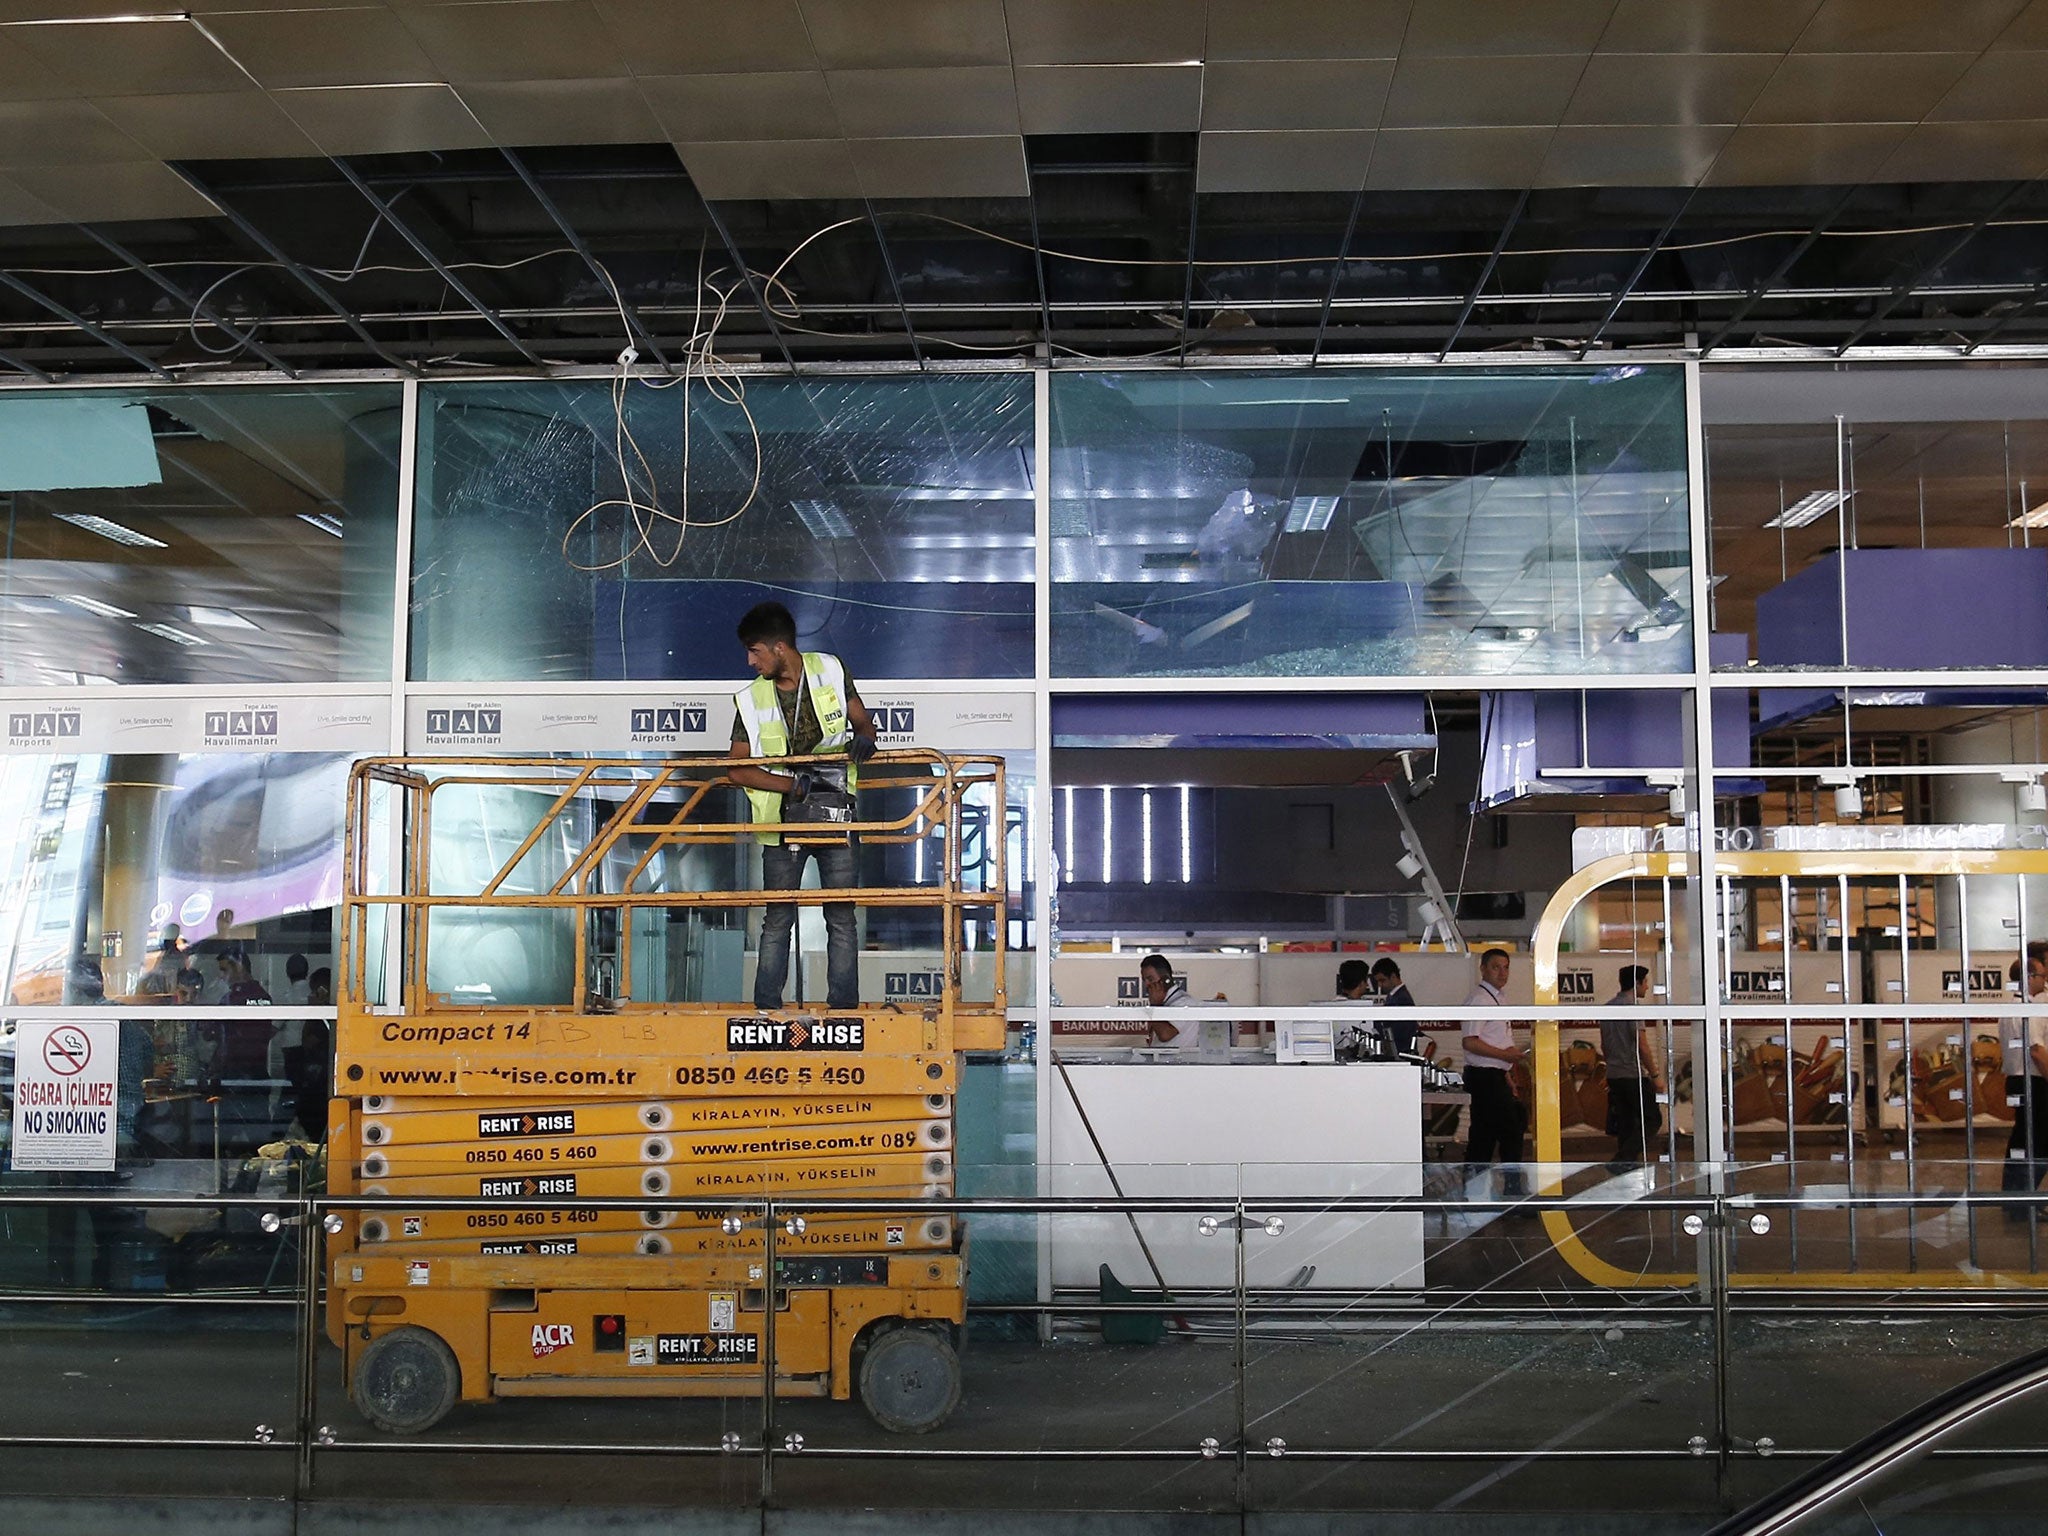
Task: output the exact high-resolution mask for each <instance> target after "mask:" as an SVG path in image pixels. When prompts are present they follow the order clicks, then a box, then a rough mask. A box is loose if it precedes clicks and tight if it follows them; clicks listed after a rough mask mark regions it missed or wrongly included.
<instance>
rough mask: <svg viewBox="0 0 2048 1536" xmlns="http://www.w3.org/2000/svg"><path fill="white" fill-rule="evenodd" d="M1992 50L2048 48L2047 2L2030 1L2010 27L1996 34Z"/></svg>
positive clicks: (2046, 0) (2047, 0)
mask: <svg viewBox="0 0 2048 1536" xmlns="http://www.w3.org/2000/svg"><path fill="white" fill-rule="evenodd" d="M1991 46H1992V47H1994V48H2048V0H2030V3H2029V4H2028V6H2027V8H2026V9H2025V10H2023V11H2021V12H2020V13H2019V15H2018V16H2016V17H2014V18H2013V22H2012V25H2010V26H2009V27H2007V28H2006V29H2005V30H2004V31H2003V32H2001V33H1999V34H1998V41H1997V42H1995V43H1993V44H1992V45H1991Z"/></svg>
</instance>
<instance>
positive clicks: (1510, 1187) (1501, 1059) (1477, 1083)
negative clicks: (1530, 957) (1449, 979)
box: [1464, 949, 1529, 1199]
mask: <svg viewBox="0 0 2048 1536" xmlns="http://www.w3.org/2000/svg"><path fill="white" fill-rule="evenodd" d="M1507 984H1508V952H1507V951H1506V950H1504V949H1489V950H1488V951H1487V952H1486V953H1485V954H1483V955H1481V956H1480V957H1479V985H1478V986H1476V987H1474V988H1473V989H1472V992H1471V995H1470V996H1468V997H1467V998H1466V999H1465V1006H1466V1007H1467V1008H1500V1007H1505V1006H1506V1004H1507V997H1506V994H1505V992H1504V991H1503V989H1504V988H1505V987H1506V986H1507ZM1464 1047H1465V1090H1466V1092H1468V1093H1470V1094H1471V1095H1472V1108H1471V1117H1472V1118H1471V1125H1470V1129H1469V1133H1468V1135H1467V1137H1466V1140H1465V1173H1466V1177H1467V1178H1470V1177H1471V1176H1472V1175H1473V1174H1475V1173H1477V1172H1478V1171H1479V1170H1480V1169H1482V1168H1485V1167H1488V1166H1489V1165H1491V1164H1492V1163H1493V1162H1494V1161H1495V1160H1496V1159H1498V1160H1499V1161H1501V1162H1503V1163H1506V1164H1508V1165H1509V1166H1508V1170H1507V1177H1506V1180H1505V1182H1504V1186H1503V1189H1502V1194H1503V1195H1504V1196H1506V1197H1507V1198H1509V1199H1519V1198H1521V1196H1522V1195H1524V1194H1525V1193H1527V1188H1526V1186H1525V1185H1524V1184H1523V1182H1522V1170H1521V1168H1520V1166H1519V1164H1520V1163H1521V1161H1522V1132H1523V1130H1524V1129H1525V1127H1526V1124H1527V1117H1526V1116H1525V1114H1524V1113H1523V1110H1522V1104H1521V1101H1520V1100H1519V1099H1517V1098H1516V1097H1515V1090H1514V1085H1513V1084H1512V1083H1511V1082H1509V1080H1508V1069H1509V1068H1510V1067H1512V1066H1513V1065H1514V1064H1515V1063H1516V1062H1518V1061H1521V1060H1523V1059H1524V1058H1526V1057H1527V1055H1528V1054H1529V1053H1528V1052H1527V1051H1523V1050H1518V1049H1517V1048H1516V1046H1515V1029H1514V1025H1513V1023H1512V1022H1510V1021H1509V1020H1507V1019H1467V1020H1465V1024H1464Z"/></svg>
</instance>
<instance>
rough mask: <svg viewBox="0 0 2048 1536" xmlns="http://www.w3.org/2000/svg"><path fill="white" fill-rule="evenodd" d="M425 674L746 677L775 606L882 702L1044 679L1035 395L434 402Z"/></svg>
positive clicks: (702, 394) (424, 442)
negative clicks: (885, 683) (759, 629)
mask: <svg viewBox="0 0 2048 1536" xmlns="http://www.w3.org/2000/svg"><path fill="white" fill-rule="evenodd" d="M421 416H422V421H421V446H420V471H419V474H420V482H419V508H418V524H417V531H416V534H415V537H414V543H413V632H412V633H413V640H412V643H413V652H412V674H413V676H414V677H415V678H419V679H423V680H432V681H490V680H503V679H517V680H531V681H563V682H571V681H584V680H589V679H597V678H623V679H636V680H637V679H661V680H666V679H705V678H724V677H727V676H732V675H735V674H740V673H743V672H744V670H745V669H744V667H743V665H742V660H743V658H742V655H741V650H740V646H739V643H738V641H737V640H736V639H735V638H734V633H733V631H734V626H735V625H736V624H737V623H738V621H739V618H740V615H742V614H743V613H745V612H746V611H747V609H748V608H750V607H752V606H753V605H754V604H755V603H757V602H761V601H763V600H765V599H770V598H772V599H775V600H777V601H780V602H782V603H784V604H786V605H787V606H788V607H789V609H790V611H791V612H792V613H793V614H794V615H795V617H796V621H797V629H798V640H799V643H800V644H801V645H802V646H803V647H804V648H805V649H807V650H822V651H831V652H835V653H836V654H838V655H839V656H841V657H843V658H844V659H845V661H846V664H847V666H848V668H849V669H850V670H851V671H852V673H853V675H854V677H855V678H856V679H858V680H859V681H860V682H862V683H864V684H865V683H867V682H868V681H869V680H871V679H873V680H880V679H887V678H948V677H982V678H986V677H1028V676H1030V675H1031V670H1032V591H1033V587H1032V583H1033V577H1034V572H1035V567H1034V563H1033V551H1032V526H1033V511H1032V494H1033V493H1032V483H1031V448H1032V437H1033V423H1032V386H1031V380H1030V378H1029V377H1028V376H1027V375H1024V374H1020V373H1012V374H988V375H951V376H943V377H924V376H916V377H911V376H903V377H896V378H869V379H754V378H747V379H740V378H736V377H734V378H725V379H716V380H711V381H708V382H707V381H706V380H704V379H702V378H696V379H693V380H691V381H690V383H689V384H688V385H687V386H684V385H682V384H680V383H665V382H664V383H642V382H637V381H636V382H633V383H631V384H628V385H626V386H624V388H623V389H619V390H615V388H614V385H613V384H612V383H610V382H605V381H596V382H589V383H580V382H579V383H566V382H565V383H539V384H535V383H521V384H491V385H477V386H470V385H458V386H449V387H445V388H443V387H435V388H432V389H429V390H427V391H426V392H425V400H424V403H423V409H422V413H421Z"/></svg>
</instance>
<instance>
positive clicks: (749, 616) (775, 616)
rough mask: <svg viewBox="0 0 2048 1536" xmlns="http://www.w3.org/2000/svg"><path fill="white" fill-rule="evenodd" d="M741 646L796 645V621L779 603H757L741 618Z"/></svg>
mask: <svg viewBox="0 0 2048 1536" xmlns="http://www.w3.org/2000/svg"><path fill="white" fill-rule="evenodd" d="M739 635H740V644H741V645H773V644H774V643H775V642H776V641H778V640H780V641H781V642H782V643H783V644H784V645H795V644H796V620H795V619H794V618H792V617H790V612H789V610H788V609H787V608H785V607H783V606H782V604H780V603H777V602H766V603H756V604H754V606H753V607H751V608H749V609H748V610H747V611H746V612H745V613H744V614H742V615H741V616H740V627H739Z"/></svg>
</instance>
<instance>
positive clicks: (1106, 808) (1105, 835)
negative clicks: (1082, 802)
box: [1102, 784, 1110, 885]
mask: <svg viewBox="0 0 2048 1536" xmlns="http://www.w3.org/2000/svg"><path fill="white" fill-rule="evenodd" d="M1109 815H1110V805H1109V786H1108V785H1107V784H1105V785H1103V786H1102V883H1103V884H1104V885H1107V884H1109Z"/></svg>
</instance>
